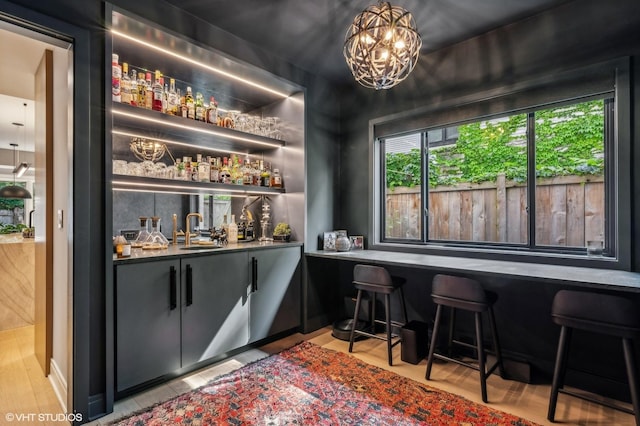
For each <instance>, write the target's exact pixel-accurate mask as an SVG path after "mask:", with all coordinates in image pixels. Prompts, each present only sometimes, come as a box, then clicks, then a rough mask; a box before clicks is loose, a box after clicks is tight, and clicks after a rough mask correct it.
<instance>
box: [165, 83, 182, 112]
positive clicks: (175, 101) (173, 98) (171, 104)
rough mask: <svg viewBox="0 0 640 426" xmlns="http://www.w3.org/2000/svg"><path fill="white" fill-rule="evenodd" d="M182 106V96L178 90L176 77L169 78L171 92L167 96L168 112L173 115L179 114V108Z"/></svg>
mask: <svg viewBox="0 0 640 426" xmlns="http://www.w3.org/2000/svg"><path fill="white" fill-rule="evenodd" d="M179 106H180V98H179V97H178V92H176V80H175V78H171V79H169V94H168V96H167V113H168V114H171V115H181V114H178V108H179Z"/></svg>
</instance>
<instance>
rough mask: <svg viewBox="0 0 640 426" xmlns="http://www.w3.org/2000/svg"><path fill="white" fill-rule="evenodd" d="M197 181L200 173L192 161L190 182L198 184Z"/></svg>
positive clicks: (196, 164)
mask: <svg viewBox="0 0 640 426" xmlns="http://www.w3.org/2000/svg"><path fill="white" fill-rule="evenodd" d="M198 179H200V173H199V172H198V162H197V161H192V162H191V181H192V182H198Z"/></svg>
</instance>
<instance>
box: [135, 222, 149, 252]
mask: <svg viewBox="0 0 640 426" xmlns="http://www.w3.org/2000/svg"><path fill="white" fill-rule="evenodd" d="M139 220H140V231H139V232H138V237H137V238H136V239H135V241H134V242H132V243H131V247H133V248H141V247H142V246H143V245H144V243H145V241H147V238H149V235H151V233H150V232H149V221H148V218H146V217H144V216H140V217H139Z"/></svg>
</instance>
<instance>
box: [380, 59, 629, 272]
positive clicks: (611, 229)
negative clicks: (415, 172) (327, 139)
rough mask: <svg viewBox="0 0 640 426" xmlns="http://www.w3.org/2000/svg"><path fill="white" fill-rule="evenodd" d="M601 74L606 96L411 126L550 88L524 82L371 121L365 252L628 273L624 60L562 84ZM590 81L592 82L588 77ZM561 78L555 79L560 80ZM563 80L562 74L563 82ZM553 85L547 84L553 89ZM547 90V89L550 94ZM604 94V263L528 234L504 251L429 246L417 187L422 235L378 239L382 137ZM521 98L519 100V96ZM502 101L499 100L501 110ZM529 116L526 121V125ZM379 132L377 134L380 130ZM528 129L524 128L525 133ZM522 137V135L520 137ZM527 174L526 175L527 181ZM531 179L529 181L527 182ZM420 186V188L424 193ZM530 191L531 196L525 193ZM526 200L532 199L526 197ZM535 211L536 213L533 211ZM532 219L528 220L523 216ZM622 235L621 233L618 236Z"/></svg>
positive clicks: (476, 245)
mask: <svg viewBox="0 0 640 426" xmlns="http://www.w3.org/2000/svg"><path fill="white" fill-rule="evenodd" d="M603 72H604V73H605V74H606V73H612V74H613V77H612V81H613V85H612V87H611V89H610V90H604V91H600V92H598V91H595V92H591V93H589V92H584V93H582V94H581V95H577V96H573V97H571V98H565V99H556V100H555V101H552V102H548V103H543V104H537V105H530V106H529V107H527V108H518V109H514V110H511V111H503V112H496V113H492V114H489V115H487V116H480V117H469V118H467V119H465V120H460V121H448V122H442V123H437V125H433V126H431V127H429V126H424V127H419V126H416V123H425V122H428V118H426V119H425V117H428V115H429V114H430V113H432V112H434V113H435V114H436V115H437V114H441V115H445V116H446V112H447V110H451V109H455V108H457V107H458V106H460V105H473V104H474V103H482V102H485V101H487V100H497V101H498V103H499V102H500V98H501V96H504V97H509V96H514V95H515V96H517V95H518V92H526V91H527V90H532V89H533V90H537V89H539V88H540V87H543V88H544V87H545V85H546V84H548V83H549V82H551V83H553V82H554V78H551V77H542V78H540V79H538V80H536V81H532V82H528V84H523V85H521V86H520V87H519V89H518V90H508V89H506V88H505V89H502V90H498V92H499V93H496V91H495V90H492V91H490V96H489V95H487V93H479V94H476V95H469V96H467V97H465V98H461V99H452V100H449V101H444V102H443V103H442V104H440V105H434V106H427V107H422V108H418V109H416V110H413V111H408V112H404V113H397V114H393V115H390V116H386V117H380V118H378V119H374V120H371V121H370V123H369V125H370V135H371V136H372V141H373V143H372V144H371V145H370V152H371V153H372V155H371V156H370V157H371V158H375V159H376V161H375V162H373V163H372V166H373V170H372V173H371V174H372V176H373V179H372V185H370V187H371V190H372V191H373V196H372V197H371V198H372V200H373V203H374V204H373V205H372V206H371V211H372V214H371V227H370V236H371V237H370V238H369V240H370V241H371V243H370V245H369V246H370V248H372V249H379V250H390V251H409V252H421V253H429V254H441V255H455V256H460V255H463V256H467V257H478V258H490V259H498V260H518V261H525V262H539V263H551V264H563V265H574V266H588V267H605V268H611V269H625V270H629V269H630V264H631V256H630V247H631V236H630V232H629V231H628V230H629V229H630V224H631V214H630V207H631V201H630V195H631V194H630V192H631V191H630V187H631V173H630V170H631V158H630V148H631V139H630V128H631V118H630V115H631V114H630V101H631V92H630V77H629V75H630V67H629V59H628V58H622V59H618V60H614V61H608V62H606V63H603V64H596V65H593V66H590V67H587V68H582V69H579V70H573V71H570V72H568V75H569V76H570V77H569V78H579V77H580V76H584V75H585V74H587V75H589V74H590V73H592V74H593V75H602V74H603ZM594 79H596V80H597V77H594ZM560 80H562V79H560ZM565 80H566V76H565ZM552 87H553V85H552ZM549 90H551V89H549ZM607 93H610V94H611V96H612V97H613V102H612V103H611V104H610V108H609V109H608V107H607V101H606V100H605V131H606V132H609V134H608V136H609V137H610V138H612V139H611V143H609V144H605V171H604V173H605V209H606V211H605V235H606V238H607V240H606V241H605V245H606V246H607V247H610V248H612V253H611V256H610V257H606V258H598V259H594V258H588V257H587V256H586V249H585V250H582V249H579V250H577V249H575V248H570V249H569V248H565V247H557V248H556V247H548V246H545V247H544V248H541V247H537V246H536V242H535V232H531V230H529V241H528V242H527V243H526V244H524V245H511V244H509V243H493V242H468V241H464V242H462V241H455V242H447V241H441V240H435V241H429V240H428V221H426V220H425V217H424V216H425V214H424V209H425V207H426V208H428V205H427V203H428V187H426V186H427V185H422V188H423V191H422V193H421V204H422V209H423V215H422V236H423V239H422V240H421V241H416V240H404V239H389V238H385V229H384V227H385V224H384V217H385V216H384V213H385V212H384V207H382V206H383V205H384V204H385V203H384V194H385V192H384V191H385V183H386V181H385V180H384V177H383V178H382V179H378V177H379V176H380V175H381V173H380V170H382V169H383V168H384V161H385V159H384V158H383V155H382V152H383V151H382V150H381V149H380V143H381V141H383V140H384V139H387V138H390V137H395V136H399V135H401V134H407V133H421V135H422V136H421V138H422V140H423V145H422V146H423V148H425V145H424V139H425V137H426V134H427V133H426V132H427V131H428V130H432V129H435V128H438V127H440V128H443V129H444V128H447V127H450V126H451V125H458V124H463V123H464V122H465V121H466V122H469V121H477V120H483V119H488V118H491V117H495V116H499V115H502V116H504V115H510V114H514V113H518V112H523V111H524V112H527V113H530V112H534V111H536V110H541V109H544V108H549V107H555V106H559V105H561V104H562V103H565V104H567V103H578V102H581V101H587V100H590V99H594V98H601V99H602V98H606V97H607V96H606V94H607ZM525 96H526V94H525ZM506 103H507V102H505V104H506ZM530 117H531V115H528V120H530ZM403 123H404V127H405V129H404V132H403V133H395V134H394V133H393V132H390V129H391V130H393V129H396V130H397V129H399V128H402V127H403ZM381 129H382V130H381ZM528 131H530V128H529V129H528ZM527 138H528V139H529V135H528V136H527ZM528 149H529V150H531V149H535V146H533V145H532V144H528ZM529 154H530V155H529V159H528V162H530V161H534V162H535V156H531V153H529ZM425 155H428V153H426V152H425V151H424V150H423V155H422V164H423V167H422V173H423V178H424V177H426V176H428V170H426V166H427V163H428V162H427V161H425ZM531 175H533V176H531ZM532 179H533V180H532ZM425 187H426V188H425ZM528 187H533V188H535V167H530V166H529V167H528ZM528 192H529V193H530V192H531V191H528ZM531 196H534V194H532V195H531ZM532 208H535V203H531V202H530V203H529V210H530V211H532V210H531V209H532ZM533 211H535V210H533ZM530 216H531V215H530ZM528 222H529V227H531V226H535V219H534V220H529V221H528ZM623 230H625V231H623Z"/></svg>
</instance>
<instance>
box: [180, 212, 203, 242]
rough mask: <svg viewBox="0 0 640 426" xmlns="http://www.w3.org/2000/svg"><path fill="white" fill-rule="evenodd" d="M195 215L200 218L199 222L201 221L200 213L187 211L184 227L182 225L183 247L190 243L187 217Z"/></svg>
mask: <svg viewBox="0 0 640 426" xmlns="http://www.w3.org/2000/svg"><path fill="white" fill-rule="evenodd" d="M194 216H195V217H197V218H199V219H200V222H202V221H203V220H204V219H202V215H201V214H200V213H189V214H188V215H187V219H186V220H185V227H184V230H185V231H184V246H185V247H189V245H191V231H190V230H189V219H190V218H192V217H194Z"/></svg>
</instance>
